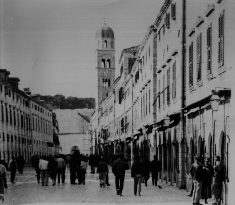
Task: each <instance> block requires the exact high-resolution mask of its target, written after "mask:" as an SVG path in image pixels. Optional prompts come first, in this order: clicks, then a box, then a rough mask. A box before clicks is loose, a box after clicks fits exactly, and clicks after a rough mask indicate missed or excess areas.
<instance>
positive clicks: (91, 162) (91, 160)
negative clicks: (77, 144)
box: [89, 154, 95, 174]
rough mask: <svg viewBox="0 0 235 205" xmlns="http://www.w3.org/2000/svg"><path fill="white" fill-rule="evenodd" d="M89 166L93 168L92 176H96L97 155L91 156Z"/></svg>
mask: <svg viewBox="0 0 235 205" xmlns="http://www.w3.org/2000/svg"><path fill="white" fill-rule="evenodd" d="M89 166H90V167H91V174H95V155H93V154H90V156H89Z"/></svg>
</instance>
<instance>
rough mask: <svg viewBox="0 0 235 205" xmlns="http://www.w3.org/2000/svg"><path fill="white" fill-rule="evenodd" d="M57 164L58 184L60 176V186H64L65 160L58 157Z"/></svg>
mask: <svg viewBox="0 0 235 205" xmlns="http://www.w3.org/2000/svg"><path fill="white" fill-rule="evenodd" d="M57 164H58V184H59V183H60V176H61V180H62V184H64V182H65V169H66V163H65V160H64V159H63V158H62V157H61V156H59V158H57Z"/></svg>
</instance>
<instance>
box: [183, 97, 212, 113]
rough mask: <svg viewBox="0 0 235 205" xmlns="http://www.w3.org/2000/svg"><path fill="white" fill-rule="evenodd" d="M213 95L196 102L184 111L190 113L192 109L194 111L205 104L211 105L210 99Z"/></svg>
mask: <svg viewBox="0 0 235 205" xmlns="http://www.w3.org/2000/svg"><path fill="white" fill-rule="evenodd" d="M211 96H212V94H210V95H208V96H207V97H205V98H203V99H201V100H199V101H197V102H194V103H192V104H190V105H188V106H185V107H184V108H183V110H185V111H186V113H187V112H189V111H190V110H191V109H194V108H197V107H201V106H204V105H205V104H207V103H209V102H210V98H211Z"/></svg>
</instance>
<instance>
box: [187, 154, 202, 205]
mask: <svg viewBox="0 0 235 205" xmlns="http://www.w3.org/2000/svg"><path fill="white" fill-rule="evenodd" d="M190 173H191V175H192V178H193V184H194V190H193V205H199V204H200V199H201V193H202V179H203V168H202V165H201V158H200V157H199V156H196V157H195V162H194V163H193V164H192V167H191V170H190Z"/></svg>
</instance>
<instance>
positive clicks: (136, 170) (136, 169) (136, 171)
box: [131, 155, 144, 196]
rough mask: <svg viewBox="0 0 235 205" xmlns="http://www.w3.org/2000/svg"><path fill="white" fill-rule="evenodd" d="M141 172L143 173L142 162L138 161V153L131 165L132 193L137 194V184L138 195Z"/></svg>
mask: <svg viewBox="0 0 235 205" xmlns="http://www.w3.org/2000/svg"><path fill="white" fill-rule="evenodd" d="M143 174H144V166H143V163H141V162H140V157H139V155H136V156H135V161H134V163H133V165H132V167H131V177H132V178H134V194H135V195H136V194H137V186H138V193H139V196H140V192H141V182H142V177H143Z"/></svg>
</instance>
